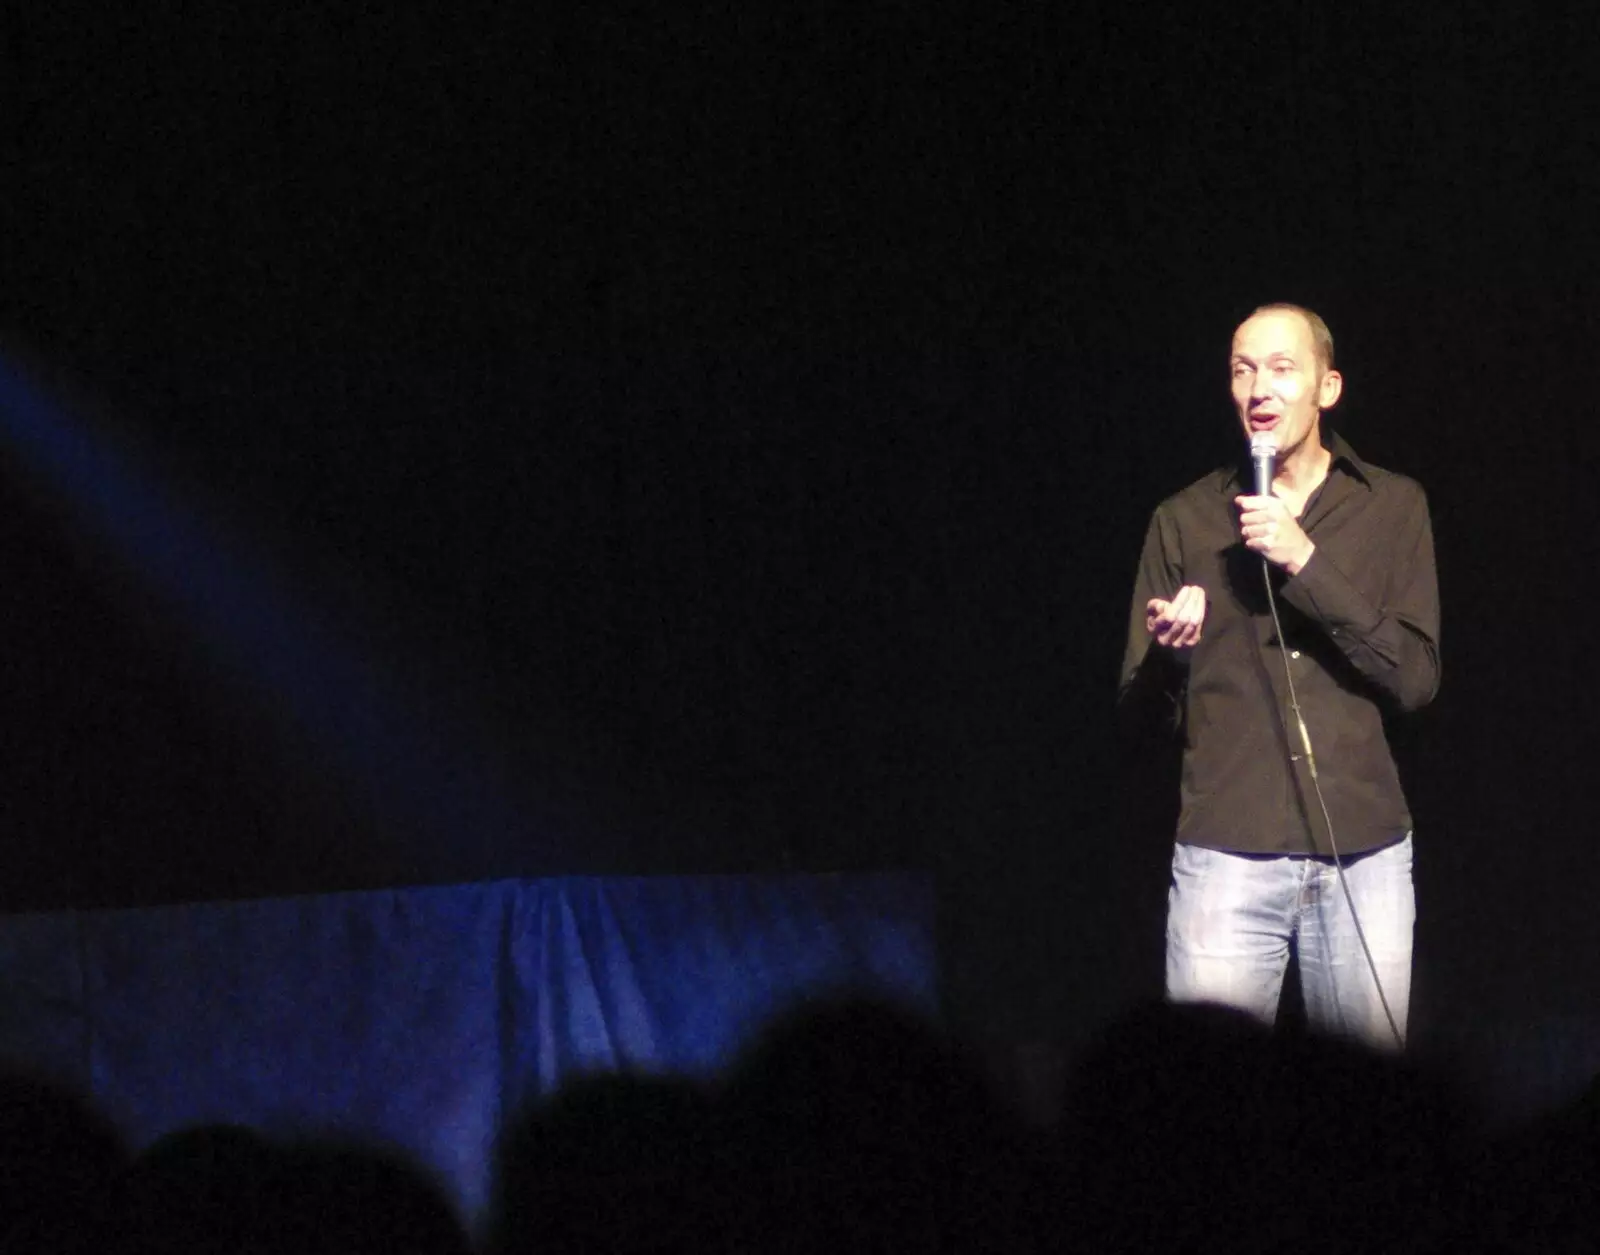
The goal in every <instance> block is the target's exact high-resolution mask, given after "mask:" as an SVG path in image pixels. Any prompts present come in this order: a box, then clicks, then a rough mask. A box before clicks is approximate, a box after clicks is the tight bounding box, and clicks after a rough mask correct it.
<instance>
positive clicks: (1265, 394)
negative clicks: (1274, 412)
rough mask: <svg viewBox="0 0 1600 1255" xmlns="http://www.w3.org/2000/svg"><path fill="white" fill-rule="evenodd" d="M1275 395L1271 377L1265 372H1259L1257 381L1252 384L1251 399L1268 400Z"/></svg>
mask: <svg viewBox="0 0 1600 1255" xmlns="http://www.w3.org/2000/svg"><path fill="white" fill-rule="evenodd" d="M1273 395H1274V393H1273V390H1272V379H1271V377H1270V376H1268V375H1267V374H1266V373H1265V372H1263V373H1261V374H1258V375H1257V376H1256V378H1255V382H1254V383H1252V384H1251V385H1250V399H1251V400H1252V401H1266V400H1268V399H1269V398H1271V397H1272V396H1273Z"/></svg>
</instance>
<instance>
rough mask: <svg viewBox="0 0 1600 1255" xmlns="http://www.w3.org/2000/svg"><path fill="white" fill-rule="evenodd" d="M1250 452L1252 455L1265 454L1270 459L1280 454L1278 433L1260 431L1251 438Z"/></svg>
mask: <svg viewBox="0 0 1600 1255" xmlns="http://www.w3.org/2000/svg"><path fill="white" fill-rule="evenodd" d="M1250 452H1251V453H1252V454H1257V453H1265V454H1267V455H1268V456H1269V457H1272V456H1275V455H1276V454H1277V452H1278V436H1277V433H1276V432H1270V431H1258V432H1254V433H1253V434H1252V435H1251V437H1250Z"/></svg>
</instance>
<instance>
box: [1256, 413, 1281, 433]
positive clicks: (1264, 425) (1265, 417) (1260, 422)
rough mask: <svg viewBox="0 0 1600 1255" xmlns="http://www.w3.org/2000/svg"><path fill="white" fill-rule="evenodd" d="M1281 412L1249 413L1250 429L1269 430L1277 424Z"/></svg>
mask: <svg viewBox="0 0 1600 1255" xmlns="http://www.w3.org/2000/svg"><path fill="white" fill-rule="evenodd" d="M1281 417H1283V416H1282V415H1281V414H1252V415H1250V430H1251V431H1271V430H1272V429H1273V428H1274V427H1276V426H1277V425H1278V420H1279V419H1280V418H1281Z"/></svg>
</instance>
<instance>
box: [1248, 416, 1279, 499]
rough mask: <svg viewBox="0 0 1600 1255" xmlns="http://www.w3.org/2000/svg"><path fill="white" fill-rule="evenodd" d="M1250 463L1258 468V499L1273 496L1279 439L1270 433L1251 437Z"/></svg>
mask: <svg viewBox="0 0 1600 1255" xmlns="http://www.w3.org/2000/svg"><path fill="white" fill-rule="evenodd" d="M1250 461H1251V464H1252V465H1254V467H1255V468H1256V492H1255V495H1256V496H1258V497H1270V496H1271V495H1272V475H1273V472H1274V471H1275V470H1276V469H1277V465H1278V438H1277V437H1276V436H1275V435H1273V434H1272V432H1270V431H1258V432H1256V433H1255V434H1254V435H1253V436H1251V437H1250Z"/></svg>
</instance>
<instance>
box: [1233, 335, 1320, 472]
mask: <svg viewBox="0 0 1600 1255" xmlns="http://www.w3.org/2000/svg"><path fill="white" fill-rule="evenodd" d="M1229 370H1230V372H1231V374H1232V377H1233V403H1234V406H1235V407H1236V408H1237V409H1238V411H1239V423H1240V426H1242V427H1243V428H1244V435H1245V439H1246V440H1248V439H1250V437H1252V436H1253V435H1255V434H1256V433H1257V432H1260V431H1270V432H1272V433H1273V435H1274V436H1276V437H1277V442H1278V457H1279V460H1280V461H1281V460H1282V459H1283V458H1286V457H1287V456H1288V455H1289V454H1291V453H1292V452H1294V451H1295V450H1296V449H1298V448H1299V447H1300V446H1301V445H1302V444H1304V443H1305V441H1306V438H1307V437H1308V436H1311V435H1312V434H1313V433H1316V434H1318V436H1319V439H1320V427H1319V422H1320V417H1321V411H1322V410H1324V409H1327V408H1329V407H1331V406H1332V405H1333V403H1334V402H1335V401H1337V400H1338V399H1339V390H1340V387H1341V380H1340V378H1339V373H1338V372H1337V371H1331V370H1330V371H1322V370H1321V369H1320V368H1319V366H1318V364H1317V356H1316V346H1315V343H1314V341H1313V340H1312V338H1311V326H1310V324H1309V323H1307V322H1306V320H1305V319H1304V318H1302V317H1301V316H1300V315H1299V314H1296V313H1292V312H1289V311H1277V310H1274V311H1270V312H1268V313H1265V314H1257V315H1255V316H1254V317H1253V318H1248V319H1246V320H1245V321H1244V322H1243V323H1241V324H1240V326H1239V330H1237V331H1235V332H1234V333H1233V355H1232V357H1231V358H1230V359H1229Z"/></svg>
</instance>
